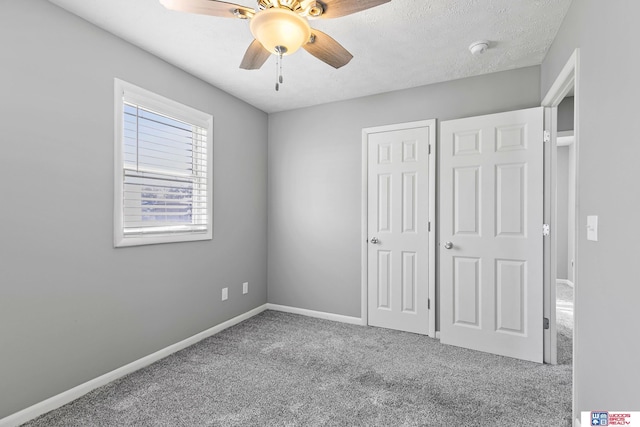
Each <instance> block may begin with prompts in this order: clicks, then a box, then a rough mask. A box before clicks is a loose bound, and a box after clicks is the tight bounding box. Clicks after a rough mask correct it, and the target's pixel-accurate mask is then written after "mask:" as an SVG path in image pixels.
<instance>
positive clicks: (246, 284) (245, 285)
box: [242, 282, 249, 294]
mask: <svg viewBox="0 0 640 427" xmlns="http://www.w3.org/2000/svg"><path fill="white" fill-rule="evenodd" d="M248 293H249V282H244V283H243V284H242V294H248Z"/></svg>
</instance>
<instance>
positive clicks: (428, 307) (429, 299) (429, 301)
mask: <svg viewBox="0 0 640 427" xmlns="http://www.w3.org/2000/svg"><path fill="white" fill-rule="evenodd" d="M427 310H431V298H427Z"/></svg>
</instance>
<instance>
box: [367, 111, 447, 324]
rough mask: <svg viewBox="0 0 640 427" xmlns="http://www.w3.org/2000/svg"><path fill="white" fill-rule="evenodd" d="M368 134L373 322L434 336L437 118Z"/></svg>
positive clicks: (370, 313)
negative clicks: (432, 293) (432, 292)
mask: <svg viewBox="0 0 640 427" xmlns="http://www.w3.org/2000/svg"><path fill="white" fill-rule="evenodd" d="M365 134H366V138H367V141H366V143H367V154H368V161H367V228H368V230H367V231H368V233H367V240H368V242H367V243H368V246H367V278H368V284H367V298H368V310H367V311H368V324H369V325H372V326H378V327H384V328H390V329H398V330H402V331H407V332H414V333H419V334H429V332H430V329H431V330H433V331H435V324H434V323H435V322H430V318H433V319H434V320H435V313H433V316H430V301H429V298H430V295H429V290H430V288H429V282H430V279H431V281H433V280H435V274H434V272H435V270H434V267H435V254H434V250H435V238H433V237H431V235H433V234H434V233H430V231H429V228H430V225H429V220H430V216H431V215H432V214H435V206H434V205H435V194H434V193H435V183H434V179H435V175H434V173H435V170H434V166H435V142H434V138H435V120H430V121H425V122H418V123H416V124H404V125H397V126H393V127H391V129H389V127H386V128H374V129H365ZM430 151H431V154H430ZM432 220H433V219H432ZM434 227H435V224H434ZM433 308H435V307H433Z"/></svg>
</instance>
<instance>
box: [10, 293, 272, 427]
mask: <svg viewBox="0 0 640 427" xmlns="http://www.w3.org/2000/svg"><path fill="white" fill-rule="evenodd" d="M268 305H269V304H263V305H261V306H259V307H256V308H254V309H253V310H250V311H248V312H246V313H243V314H241V315H239V316H236V317H234V318H233V319H229V320H227V321H226V322H223V323H220V324H219V325H216V326H213V327H211V328H209V329H207V330H205V331H202V332H200V333H198V334H196V335H193V336H191V337H189V338H187V339H184V340H182V341H180V342H177V343H175V344H172V345H170V346H168V347H165V348H163V349H160V350H158V351H156V352H155V353H152V354H150V355H148V356H145V357H142V358H140V359H138V360H135V361H133V362H131V363H129V364H126V365H124V366H121V367H120V368H117V369H114V370H113V371H111V372H107V373H106V374H104V375H101V376H99V377H97V378H94V379H92V380H89V381H87V382H85V383H82V384H80V385H78V386H76V387H73V388H72V389H69V390H67V391H64V392H62V393H60V394H57V395H55V396H52V397H50V398H48V399H46V400H43V401H42V402H39V403H36V404H35V405H32V406H29V407H28V408H25V409H23V410H21V411H18V412H16V413H14V414H11V415H9V416H7V417H5V418H2V419H0V427H16V426H19V425H20V424H23V423H26V422H27V421H29V420H32V419H34V418H37V417H39V416H40V415H43V414H46V413H47V412H50V411H52V410H54V409H57V408H59V407H61V406H63V405H66V404H67V403H70V402H72V401H74V400H76V399H78V398H79V397H82V396H84V395H85V394H87V393H89V392H90V391H92V390H95V389H96V388H98V387H102V386H103V385H106V384H109V383H110V382H112V381H115V380H117V379H118V378H122V377H124V376H125V375H128V374H130V373H132V372H135V371H137V370H139V369H142V368H144V367H146V366H149V365H151V364H152V363H154V362H157V361H158V360H161V359H164V358H165V357H167V356H170V355H171V354H173V353H176V352H178V351H180V350H182V349H185V348H187V347H189V346H192V345H193V344H195V343H197V342H198V341H202V340H203V339H205V338H209V337H210V336H213V335H215V334H217V333H219V332H222V331H223V330H225V329H227V328H230V327H231V326H234V325H237V324H238V323H240V322H243V321H245V320H247V319H250V318H251V317H253V316H256V315H258V314H260V313H262V312H263V311H265V310H267V309H268V307H267V306H268Z"/></svg>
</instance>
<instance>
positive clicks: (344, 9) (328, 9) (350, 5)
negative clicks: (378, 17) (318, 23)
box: [318, 0, 391, 18]
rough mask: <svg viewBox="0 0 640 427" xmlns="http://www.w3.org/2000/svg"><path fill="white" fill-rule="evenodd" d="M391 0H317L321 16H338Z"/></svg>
mask: <svg viewBox="0 0 640 427" xmlns="http://www.w3.org/2000/svg"><path fill="white" fill-rule="evenodd" d="M390 1H391V0H318V3H320V4H321V5H322V8H323V9H324V12H323V13H322V15H321V18H338V17H340V16H345V15H351V14H352V13H356V12H361V11H363V10H367V9H371V8H372V7H376V6H380V5H381V4H385V3H389V2H390Z"/></svg>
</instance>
